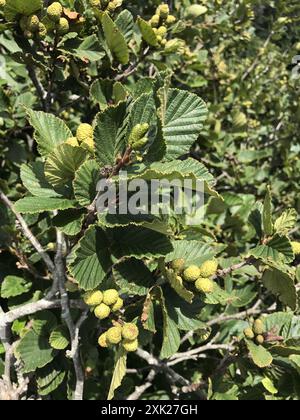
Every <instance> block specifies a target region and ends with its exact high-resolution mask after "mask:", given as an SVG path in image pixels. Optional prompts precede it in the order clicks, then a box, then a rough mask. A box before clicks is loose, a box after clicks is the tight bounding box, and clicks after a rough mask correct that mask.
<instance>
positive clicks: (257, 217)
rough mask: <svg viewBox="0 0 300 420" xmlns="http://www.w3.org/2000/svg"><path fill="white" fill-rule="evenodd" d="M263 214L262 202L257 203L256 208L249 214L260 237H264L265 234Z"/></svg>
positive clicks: (250, 220)
mask: <svg viewBox="0 0 300 420" xmlns="http://www.w3.org/2000/svg"><path fill="white" fill-rule="evenodd" d="M262 214H263V205H262V203H256V204H255V208H254V210H252V212H251V213H250V216H249V222H250V223H251V224H252V226H253V227H254V229H255V231H256V233H257V235H258V236H259V237H260V238H261V237H262V234H263V222H262Z"/></svg>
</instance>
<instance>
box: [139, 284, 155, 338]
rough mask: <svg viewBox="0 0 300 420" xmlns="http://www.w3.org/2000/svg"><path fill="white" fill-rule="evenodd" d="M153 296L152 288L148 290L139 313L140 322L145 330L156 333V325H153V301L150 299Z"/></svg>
mask: <svg viewBox="0 0 300 420" xmlns="http://www.w3.org/2000/svg"><path fill="white" fill-rule="evenodd" d="M152 296H153V289H152V290H150V291H149V293H148V295H147V297H146V299H145V302H144V305H143V312H142V315H141V322H142V325H143V327H144V328H145V330H147V331H151V332H153V333H154V334H155V333H156V326H155V313H154V303H153V300H152Z"/></svg>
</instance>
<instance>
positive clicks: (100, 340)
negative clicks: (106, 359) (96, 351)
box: [98, 332, 108, 348]
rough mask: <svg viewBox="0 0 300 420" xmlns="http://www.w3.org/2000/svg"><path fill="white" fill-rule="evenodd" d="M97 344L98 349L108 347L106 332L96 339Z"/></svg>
mask: <svg viewBox="0 0 300 420" xmlns="http://www.w3.org/2000/svg"><path fill="white" fill-rule="evenodd" d="M98 344H99V346H100V347H103V348H106V347H108V343H107V333H106V332H105V333H103V334H101V335H100V337H99V338H98Z"/></svg>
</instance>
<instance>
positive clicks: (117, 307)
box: [111, 297, 124, 312]
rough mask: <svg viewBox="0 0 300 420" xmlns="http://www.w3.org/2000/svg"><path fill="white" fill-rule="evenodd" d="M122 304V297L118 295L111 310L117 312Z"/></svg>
mask: <svg viewBox="0 0 300 420" xmlns="http://www.w3.org/2000/svg"><path fill="white" fill-rule="evenodd" d="M123 305H124V302H123V299H121V298H120V297H119V298H118V300H117V302H116V303H115V304H114V305H113V306H112V307H111V310H112V312H118V311H119V310H120V309H122V308H123Z"/></svg>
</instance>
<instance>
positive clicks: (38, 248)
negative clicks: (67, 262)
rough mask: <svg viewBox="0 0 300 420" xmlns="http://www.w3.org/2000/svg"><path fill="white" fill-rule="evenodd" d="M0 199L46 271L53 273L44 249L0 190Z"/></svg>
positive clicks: (50, 261) (52, 265)
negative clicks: (40, 259) (12, 214)
mask: <svg viewBox="0 0 300 420" xmlns="http://www.w3.org/2000/svg"><path fill="white" fill-rule="evenodd" d="M0 199H1V201H3V203H4V204H5V205H6V206H7V207H8V208H9V209H10V210H11V211H12V212H13V213H14V215H15V216H16V218H17V220H18V222H19V223H20V225H21V228H22V231H23V233H24V235H25V236H26V237H27V239H28V240H29V241H30V242H31V244H32V245H33V247H34V248H35V250H36V251H37V253H38V254H39V255H40V256H41V258H42V259H43V261H44V263H45V264H46V266H47V268H48V270H49V271H50V272H52V273H53V271H54V264H53V262H52V260H51V258H50V257H49V255H48V254H47V252H46V251H45V250H44V248H43V247H42V245H41V244H40V242H39V241H38V240H37V238H36V237H35V236H34V234H33V233H32V232H31V230H30V229H29V227H28V225H27V223H26V222H25V220H24V218H23V217H22V216H21V214H20V213H18V212H17V211H16V210H15V208H14V205H13V203H12V202H11V201H10V200H9V198H8V197H7V196H6V195H5V194H4V193H3V192H2V191H1V190H0Z"/></svg>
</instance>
